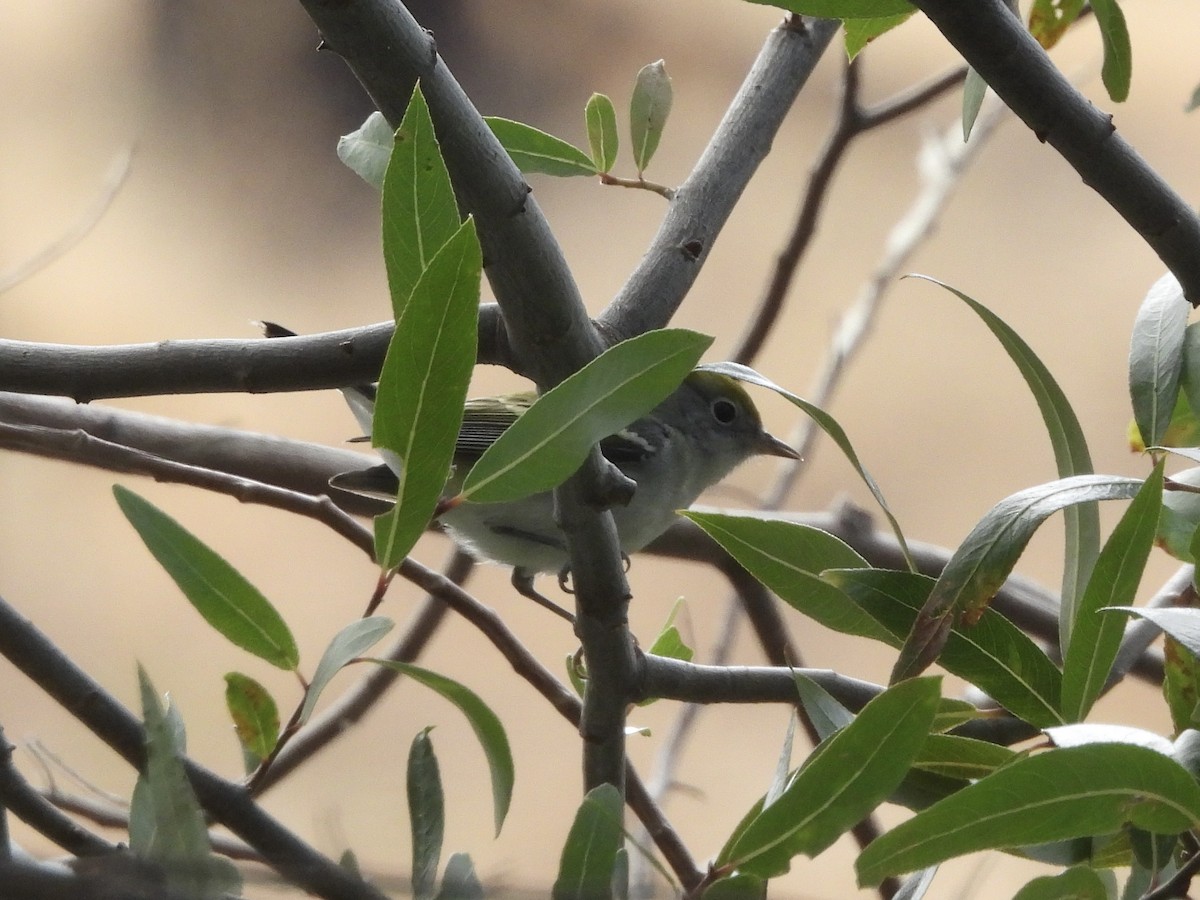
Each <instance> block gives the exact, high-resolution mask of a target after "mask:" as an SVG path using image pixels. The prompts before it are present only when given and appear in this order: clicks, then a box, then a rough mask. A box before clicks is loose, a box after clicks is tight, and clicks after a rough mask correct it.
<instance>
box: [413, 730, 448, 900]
mask: <svg viewBox="0 0 1200 900" xmlns="http://www.w3.org/2000/svg"><path fill="white" fill-rule="evenodd" d="M432 730H433V729H432V728H423V729H421V731H419V732H417V736H416V737H414V738H413V742H412V746H410V747H409V749H408V771H407V779H406V780H407V790H408V822H409V826H410V828H411V831H412V889H413V897H414V898H417V900H428V898H430V897H432V896H433V892H434V889H435V888H436V887H437V875H438V868H439V867H440V865H441V860H442V836H443V834H444V833H445V826H446V803H445V796H444V794H443V793H442V776H441V773H440V772H439V771H438V761H437V756H436V755H434V752H433V742H432V741H430V740H429V732H430V731H432Z"/></svg>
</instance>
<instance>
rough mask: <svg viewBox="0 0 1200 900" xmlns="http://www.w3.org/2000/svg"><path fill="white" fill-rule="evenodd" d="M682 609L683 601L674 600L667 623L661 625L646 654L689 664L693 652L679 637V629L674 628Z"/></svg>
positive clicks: (680, 636) (681, 637)
mask: <svg viewBox="0 0 1200 900" xmlns="http://www.w3.org/2000/svg"><path fill="white" fill-rule="evenodd" d="M682 608H683V601H682V600H676V601H675V605H674V606H673V607H671V614H670V615H669V616H667V621H666V623H665V624H664V625H663V628H662V631H660V632H659V633H658V637H656V638H655V639H654V643H653V644H651V645H650V649H649V650H648V651H647V652H648V653H652V654H653V655H654V656H665V657H666V658H668V659H682V660H683V661H684V662H691V660H692V657H693V656H694V655H695V651H694V650H693V649H692V648H691V647H689V646H688V645H687V643H686V642H685V641H684V640H683V636H682V635H680V633H679V629H678V628H676V627H675V618H676V617H677V616H678V615H679V610H680V609H682Z"/></svg>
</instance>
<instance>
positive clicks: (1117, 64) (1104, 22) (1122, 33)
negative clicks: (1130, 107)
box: [1092, 0, 1133, 103]
mask: <svg viewBox="0 0 1200 900" xmlns="http://www.w3.org/2000/svg"><path fill="white" fill-rule="evenodd" d="M1092 12H1094V13H1095V14H1096V22H1097V24H1099V26H1100V37H1101V38H1102V39H1103V41H1104V65H1103V66H1102V67H1101V69H1100V78H1101V79H1102V80H1103V81H1104V87H1105V88H1107V89H1108V96H1109V97H1110V98H1112V100H1113V102H1115V103H1120V102H1122V101H1123V100H1125V99H1126V98H1127V97H1128V96H1129V81H1130V78H1131V76H1132V74H1133V48H1132V47H1131V46H1130V43H1129V29H1128V28H1127V27H1126V25H1125V14H1124V13H1123V12H1121V7H1120V6H1119V5H1118V4H1117V0H1092Z"/></svg>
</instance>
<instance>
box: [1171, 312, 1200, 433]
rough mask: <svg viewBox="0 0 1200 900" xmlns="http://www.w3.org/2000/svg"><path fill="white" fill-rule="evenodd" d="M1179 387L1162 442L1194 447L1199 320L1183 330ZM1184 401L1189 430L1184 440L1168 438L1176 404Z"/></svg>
mask: <svg viewBox="0 0 1200 900" xmlns="http://www.w3.org/2000/svg"><path fill="white" fill-rule="evenodd" d="M1179 387H1180V389H1181V391H1180V392H1181V394H1182V396H1181V397H1179V398H1177V400H1176V407H1177V408H1176V409H1175V410H1173V411H1172V415H1171V419H1172V421H1171V426H1169V427H1168V430H1167V434H1165V435H1163V443H1164V444H1166V445H1167V446H1181V447H1194V446H1196V444H1198V443H1200V436H1197V425H1196V410H1200V322H1193V323H1192V324H1191V325H1188V326H1187V327H1186V328H1185V329H1184V330H1183V364H1182V367H1181V369H1180V372H1179ZM1181 401H1182V402H1183V403H1184V409H1185V410H1186V411H1187V412H1188V413H1189V414H1190V422H1189V423H1188V424H1189V425H1190V426H1191V429H1190V432H1189V433H1188V434H1187V435H1186V438H1185V439H1184V440H1169V439H1168V438H1169V435H1170V432H1171V428H1172V427H1178V426H1177V423H1176V422H1175V419H1176V418H1177V417H1179V416H1180V410H1179V409H1178V405H1179V403H1180V402H1181Z"/></svg>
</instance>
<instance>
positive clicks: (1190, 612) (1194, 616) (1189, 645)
mask: <svg viewBox="0 0 1200 900" xmlns="http://www.w3.org/2000/svg"><path fill="white" fill-rule="evenodd" d="M1110 609H1115V610H1118V611H1120V612H1126V613H1129V614H1130V615H1134V616H1140V617H1141V618H1143V619H1149V620H1150V621H1151V622H1153V623H1154V624H1155V625H1157V626H1158V627H1159V628H1161V629H1162V630H1163V631H1165V632H1166V633H1167V634H1169V635H1170V636H1171V637H1173V638H1175V640H1177V641H1179V643H1180V644H1182V645H1183V646H1184V647H1185V648H1186V649H1187V651H1188V652H1189V653H1192V654H1193V655H1195V656H1198V657H1200V609H1190V608H1188V609H1178V608H1173V607H1164V608H1162V609H1156V608H1152V607H1145V606H1124V607H1122V606H1114V607H1110Z"/></svg>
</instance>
